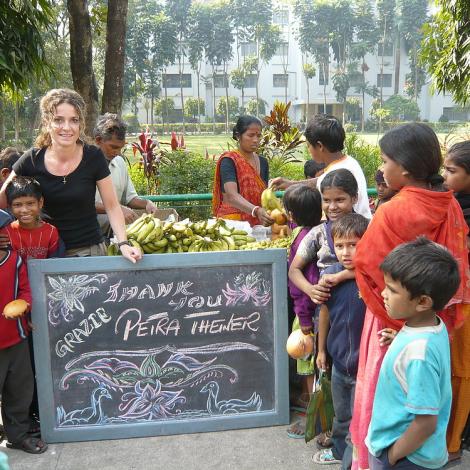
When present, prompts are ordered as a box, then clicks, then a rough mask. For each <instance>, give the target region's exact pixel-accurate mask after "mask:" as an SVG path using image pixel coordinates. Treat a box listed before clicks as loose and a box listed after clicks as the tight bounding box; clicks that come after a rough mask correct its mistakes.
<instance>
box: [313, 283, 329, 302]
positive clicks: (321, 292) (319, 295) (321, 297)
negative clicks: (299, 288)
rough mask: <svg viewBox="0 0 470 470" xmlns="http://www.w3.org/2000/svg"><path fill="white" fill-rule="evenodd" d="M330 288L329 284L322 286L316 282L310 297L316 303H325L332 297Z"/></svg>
mask: <svg viewBox="0 0 470 470" xmlns="http://www.w3.org/2000/svg"><path fill="white" fill-rule="evenodd" d="M330 295H331V294H330V288H329V287H328V286H322V285H321V284H315V285H313V286H312V287H311V289H310V293H309V296H310V299H311V300H312V302H313V303H314V304H318V305H321V304H324V303H325V302H327V301H328V299H329V298H330Z"/></svg>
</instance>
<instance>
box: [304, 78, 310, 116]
mask: <svg viewBox="0 0 470 470" xmlns="http://www.w3.org/2000/svg"><path fill="white" fill-rule="evenodd" d="M308 85H309V83H308V78H307V103H305V122H307V120H308V108H309V106H310V88H309V86H308Z"/></svg>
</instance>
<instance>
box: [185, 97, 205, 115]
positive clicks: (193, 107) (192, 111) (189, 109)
mask: <svg viewBox="0 0 470 470" xmlns="http://www.w3.org/2000/svg"><path fill="white" fill-rule="evenodd" d="M198 104H199V106H198ZM198 108H199V109H198ZM184 113H185V115H186V116H188V117H192V118H193V119H197V117H198V116H200V115H204V114H205V113H206V103H205V102H204V100H203V99H202V98H199V101H198V99H197V98H194V97H189V98H186V101H185V102H184Z"/></svg>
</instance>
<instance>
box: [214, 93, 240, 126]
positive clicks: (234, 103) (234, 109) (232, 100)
mask: <svg viewBox="0 0 470 470" xmlns="http://www.w3.org/2000/svg"><path fill="white" fill-rule="evenodd" d="M228 108H229V116H228V118H229V120H230V121H236V119H237V117H238V115H239V114H240V109H239V107H238V97H236V96H229V97H228ZM226 109H227V108H226V99H225V96H222V97H221V98H219V101H218V102H217V108H216V112H217V114H220V115H221V116H225V113H226Z"/></svg>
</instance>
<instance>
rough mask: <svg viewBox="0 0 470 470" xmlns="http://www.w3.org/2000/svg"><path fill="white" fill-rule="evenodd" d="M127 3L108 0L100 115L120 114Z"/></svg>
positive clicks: (122, 0)
mask: <svg viewBox="0 0 470 470" xmlns="http://www.w3.org/2000/svg"><path fill="white" fill-rule="evenodd" d="M127 2H128V0H108V17H107V19H106V55H105V59H104V85H103V97H102V99H101V113H103V114H104V113H116V114H117V115H119V116H120V115H121V112H122V95H123V89H124V62H125V60H126V20H127ZM147 122H148V119H147Z"/></svg>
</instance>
